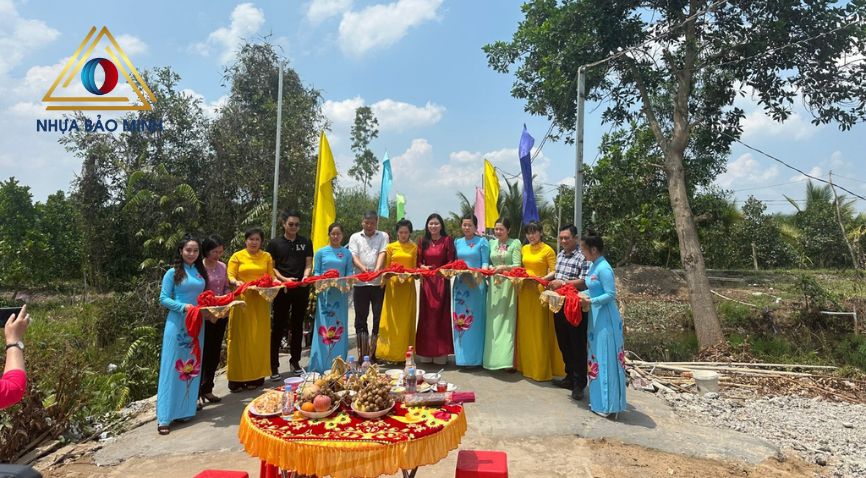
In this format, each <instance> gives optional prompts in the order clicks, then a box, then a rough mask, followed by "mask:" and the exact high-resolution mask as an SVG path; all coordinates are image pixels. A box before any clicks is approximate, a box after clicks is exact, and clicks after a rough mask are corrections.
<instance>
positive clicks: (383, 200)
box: [379, 153, 399, 217]
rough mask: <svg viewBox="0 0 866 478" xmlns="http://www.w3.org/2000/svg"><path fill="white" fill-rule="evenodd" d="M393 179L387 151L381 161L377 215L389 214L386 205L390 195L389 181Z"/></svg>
mask: <svg viewBox="0 0 866 478" xmlns="http://www.w3.org/2000/svg"><path fill="white" fill-rule="evenodd" d="M393 181H394V175H393V174H391V160H390V159H389V158H388V153H385V160H384V161H382V189H381V190H380V191H379V216H381V217H389V216H390V215H391V209H390V208H389V207H388V196H390V195H391V183H392V182H393ZM398 217H399V216H398Z"/></svg>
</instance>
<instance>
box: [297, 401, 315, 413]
mask: <svg viewBox="0 0 866 478" xmlns="http://www.w3.org/2000/svg"><path fill="white" fill-rule="evenodd" d="M301 410H303V411H305V412H315V411H316V407H315V406H313V402H304V404H303V405H301Z"/></svg>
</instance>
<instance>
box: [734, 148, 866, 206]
mask: <svg viewBox="0 0 866 478" xmlns="http://www.w3.org/2000/svg"><path fill="white" fill-rule="evenodd" d="M722 134H723V135H724V136H727V137H728V138H730V139H732V140H734V141H736V142H737V143H740V144H742V145H743V146H745V147H746V148H748V149H751V150H752V151H754V152H756V153H759V154H763V155H764V156H766V157H768V158H770V159H772V160H773V161H776V162H777V163H779V164H781V165H782V166H785V167H786V168H788V169H793V170H794V171H797V172H798V173H800V174H802V175H803V176H806V177H807V178H810V179H814V180H815V181H819V182H822V183H824V184H831V183H830V181H827V180H824V179H821V178H818V177H815V176H812V175H811V174H808V173H806V172H804V171H803V170H802V169H800V168H797V167H796V166H791V165H790V164H788V163H786V162H784V161H782V160H781V159H779V158H777V157H775V156H773V155H772V154H769V153H766V152H764V151H761V150H760V149H758V148H756V147H754V146H750V145H748V144H746V143H744V142H742V141H740V140H739V139H737V138H735V137H733V136H731V135H729V134H728V133H722ZM833 186H834V187H837V188H839V189H841V190H843V191H845V192H847V193H848V194H850V195H852V196H854V197H856V198H858V199H862V200H864V201H866V197H863V196H861V195H859V194H857V193H855V192H854V191H852V190H850V189H848V188H846V187H844V186H840V185H838V184H833Z"/></svg>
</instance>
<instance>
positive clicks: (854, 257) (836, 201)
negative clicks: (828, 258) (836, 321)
mask: <svg viewBox="0 0 866 478" xmlns="http://www.w3.org/2000/svg"><path fill="white" fill-rule="evenodd" d="M828 179H829V180H830V181H829V182H830V190H831V191H833V204H834V205H835V206H836V221H837V222H839V230H841V231H842V240H843V241H845V245H846V246H848V252H849V253H850V254H851V263H852V264H853V265H854V269H859V268H860V262H859V261H858V260H857V254H855V253H854V248H853V247H852V246H851V241H849V240H848V233H847V232H845V225H844V224H842V213H841V212H840V211H839V196H837V195H836V186H834V185H833V171H830V176H829V178H828ZM855 328H856V327H855Z"/></svg>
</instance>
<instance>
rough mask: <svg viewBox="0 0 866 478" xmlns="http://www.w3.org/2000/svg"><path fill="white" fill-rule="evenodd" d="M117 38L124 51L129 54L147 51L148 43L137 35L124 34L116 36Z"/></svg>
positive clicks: (133, 54)
mask: <svg viewBox="0 0 866 478" xmlns="http://www.w3.org/2000/svg"><path fill="white" fill-rule="evenodd" d="M115 40H117V44H118V45H120V48H121V49H123V52H124V53H126V54H127V55H129V56H135V55H139V54H143V53H147V50H148V46H147V43H145V42H144V41H143V40H141V39H140V38H138V37H136V36H133V35H127V34H123V35H120V36H118V37H117V38H115Z"/></svg>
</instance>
